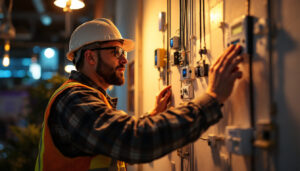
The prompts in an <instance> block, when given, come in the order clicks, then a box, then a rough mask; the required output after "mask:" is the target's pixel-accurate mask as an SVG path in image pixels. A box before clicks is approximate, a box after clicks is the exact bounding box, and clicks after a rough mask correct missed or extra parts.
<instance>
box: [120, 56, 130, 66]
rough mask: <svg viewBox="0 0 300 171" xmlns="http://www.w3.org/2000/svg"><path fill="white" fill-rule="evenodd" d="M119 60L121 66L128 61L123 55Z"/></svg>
mask: <svg viewBox="0 0 300 171" xmlns="http://www.w3.org/2000/svg"><path fill="white" fill-rule="evenodd" d="M119 60H120V63H121V64H127V63H128V60H127V58H126V57H125V55H121V56H120V59H119Z"/></svg>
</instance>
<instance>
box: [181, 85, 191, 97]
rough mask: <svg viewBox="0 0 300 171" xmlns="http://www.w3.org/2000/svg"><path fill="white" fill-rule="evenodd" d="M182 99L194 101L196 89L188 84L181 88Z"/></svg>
mask: <svg viewBox="0 0 300 171" xmlns="http://www.w3.org/2000/svg"><path fill="white" fill-rule="evenodd" d="M180 97H181V99H192V98H194V89H193V86H192V85H191V84H187V85H184V86H182V87H181V89H180Z"/></svg>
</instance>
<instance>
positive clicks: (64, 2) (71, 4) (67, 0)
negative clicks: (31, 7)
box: [54, 0, 85, 12]
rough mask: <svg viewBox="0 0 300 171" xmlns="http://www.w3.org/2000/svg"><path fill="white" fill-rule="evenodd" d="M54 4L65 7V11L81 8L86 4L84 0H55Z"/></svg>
mask: <svg viewBox="0 0 300 171" xmlns="http://www.w3.org/2000/svg"><path fill="white" fill-rule="evenodd" d="M54 5H56V6H58V7H60V8H63V9H64V12H70V11H71V10H75V9H81V8H83V7H84V6H85V4H84V2H83V1H82V0H55V1H54Z"/></svg>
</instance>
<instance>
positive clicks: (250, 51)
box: [246, 0, 255, 171]
mask: <svg viewBox="0 0 300 171" xmlns="http://www.w3.org/2000/svg"><path fill="white" fill-rule="evenodd" d="M250 2H251V1H250V0H247V1H246V13H247V16H250V7H251V3H250ZM247 21H248V22H251V23H248V24H247V25H248V26H250V27H249V28H248V29H249V30H248V31H249V32H250V33H253V24H254V23H253V22H254V21H253V18H251V17H249V20H247ZM253 36H254V35H253V34H252V37H251V38H250V40H249V41H250V42H249V45H250V46H249V47H248V48H249V79H250V81H249V96H250V97H249V98H250V104H249V105H250V125H251V127H252V128H255V115H254V114H255V112H254V111H255V109H254V90H253V50H254V48H253V46H254V45H253V43H254V41H253V39H254V38H253ZM250 48H251V49H250ZM251 148H252V153H253V154H252V155H251V161H250V162H251V170H252V171H255V147H254V146H252V147H251Z"/></svg>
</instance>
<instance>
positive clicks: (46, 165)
mask: <svg viewBox="0 0 300 171" xmlns="http://www.w3.org/2000/svg"><path fill="white" fill-rule="evenodd" d="M71 87H86V88H89V89H92V90H94V91H96V92H97V93H98V94H99V96H100V97H101V98H102V100H103V101H104V103H105V104H106V105H107V106H108V107H109V108H112V107H111V105H110V104H109V102H108V100H107V98H106V97H105V96H104V95H103V94H102V93H101V92H100V91H99V90H97V89H95V88H92V87H89V86H87V85H84V84H81V83H78V82H75V81H72V80H68V81H66V82H65V83H64V84H63V85H62V86H60V87H59V88H58V89H57V90H56V91H55V92H54V94H53V95H52V97H51V98H50V100H49V103H48V105H47V108H46V111H45V116H44V123H43V129H42V135H41V139H40V145H39V154H38V156H37V160H36V165H35V171H59V170H64V171H68V170H70V171H71V170H72V171H87V170H91V171H98V170H99V171H108V170H119V171H126V165H125V163H124V162H122V161H117V162H114V161H113V160H112V159H111V158H110V157H107V156H104V155H96V156H86V157H75V158H69V157H66V156H64V155H63V154H62V153H61V152H60V151H59V150H58V149H57V148H56V147H55V145H54V143H53V140H52V137H51V135H50V130H49V127H48V118H49V115H50V108H51V106H52V104H53V102H54V101H55V99H56V97H57V96H58V95H59V94H61V93H62V92H63V91H64V90H66V89H67V88H71Z"/></svg>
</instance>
